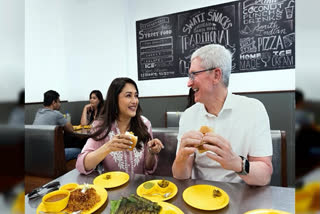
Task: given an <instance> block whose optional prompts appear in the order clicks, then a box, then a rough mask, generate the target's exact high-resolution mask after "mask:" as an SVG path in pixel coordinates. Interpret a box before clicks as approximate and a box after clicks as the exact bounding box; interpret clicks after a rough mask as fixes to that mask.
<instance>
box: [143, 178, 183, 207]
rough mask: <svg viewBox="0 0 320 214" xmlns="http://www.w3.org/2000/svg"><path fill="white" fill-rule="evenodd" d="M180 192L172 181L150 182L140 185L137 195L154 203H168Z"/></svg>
mask: <svg viewBox="0 0 320 214" xmlns="http://www.w3.org/2000/svg"><path fill="white" fill-rule="evenodd" d="M177 192H178V187H177V186H176V185H175V184H174V183H172V182H171V181H168V180H165V179H162V180H150V181H146V182H144V183H142V184H140V185H139V186H138V188H137V194H138V195H139V196H141V197H144V198H146V199H149V200H151V201H154V202H158V201H166V200H169V199H171V198H173V197H174V196H175V195H176V194H177Z"/></svg>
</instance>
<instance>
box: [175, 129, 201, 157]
mask: <svg viewBox="0 0 320 214" xmlns="http://www.w3.org/2000/svg"><path fill="white" fill-rule="evenodd" d="M202 137H203V134H202V133H201V132H199V131H189V132H186V133H185V134H184V135H183V136H182V137H181V144H180V147H179V151H178V154H177V155H179V156H180V157H181V158H183V159H187V158H188V157H189V156H190V155H192V154H193V153H194V152H195V151H196V149H197V148H196V147H198V146H199V145H200V143H201V141H202Z"/></svg>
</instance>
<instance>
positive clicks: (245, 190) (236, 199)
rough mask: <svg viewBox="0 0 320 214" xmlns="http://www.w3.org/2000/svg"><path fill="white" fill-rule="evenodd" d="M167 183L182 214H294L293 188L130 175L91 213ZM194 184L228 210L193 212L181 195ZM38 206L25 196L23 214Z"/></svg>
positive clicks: (69, 177)
mask: <svg viewBox="0 0 320 214" xmlns="http://www.w3.org/2000/svg"><path fill="white" fill-rule="evenodd" d="M98 175H99V173H98V172H97V171H94V172H93V173H91V174H89V175H81V174H80V173H79V172H78V171H77V170H76V169H74V170H72V171H70V172H68V173H66V174H65V175H62V176H61V177H59V178H57V179H55V181H60V184H61V185H64V184H67V183H78V184H83V183H89V184H90V183H91V184H92V183H93V179H94V178H95V177H96V176H98ZM162 178H165V179H166V180H170V181H171V182H173V183H175V184H176V185H177V187H178V193H177V195H176V196H174V197H173V198H172V199H170V200H168V201H167V202H169V203H172V204H174V205H175V206H177V207H179V208H180V209H181V210H182V211H183V212H184V213H185V214H195V213H237V214H238V213H244V212H246V211H249V210H253V209H261V208H264V209H278V210H283V211H287V212H291V213H294V211H295V210H294V208H295V206H294V205H295V192H294V188H284V187H275V186H265V187H253V186H249V185H247V184H245V183H224V182H215V181H206V180H195V179H188V180H177V179H175V178H173V177H161V176H150V175H141V174H133V175H130V180H129V182H128V183H126V184H124V185H122V186H120V187H116V188H112V189H107V192H108V200H107V202H106V203H105V204H104V205H103V206H102V207H101V208H99V209H98V210H97V211H96V212H95V213H110V201H111V200H118V199H120V198H121V196H129V195H130V194H131V193H136V189H137V187H138V186H139V185H140V184H142V183H143V182H145V181H148V180H153V179H162ZM196 184H209V185H213V186H217V187H219V188H221V189H223V190H224V191H225V192H227V193H228V195H229V197H230V201H229V204H228V206H226V207H225V208H223V209H221V210H217V211H210V212H209V211H202V210H199V209H195V208H193V207H191V206H189V205H187V204H186V203H185V202H184V200H183V198H182V193H183V191H184V190H185V189H186V188H188V187H189V186H192V185H196ZM40 202H41V197H39V198H38V199H33V200H29V199H28V197H27V196H25V213H36V209H37V207H38V205H39V204H40Z"/></svg>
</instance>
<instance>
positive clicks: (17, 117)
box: [8, 90, 24, 126]
mask: <svg viewBox="0 0 320 214" xmlns="http://www.w3.org/2000/svg"><path fill="white" fill-rule="evenodd" d="M8 124H9V125H14V126H21V125H24V90H22V91H20V93H19V100H18V104H17V106H16V107H15V108H14V109H13V110H12V112H11V113H10V115H9V120H8Z"/></svg>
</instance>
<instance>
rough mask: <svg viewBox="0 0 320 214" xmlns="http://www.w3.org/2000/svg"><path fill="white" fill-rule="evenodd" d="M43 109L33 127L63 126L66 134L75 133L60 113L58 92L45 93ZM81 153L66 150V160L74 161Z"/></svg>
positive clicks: (37, 115) (76, 149)
mask: <svg viewBox="0 0 320 214" xmlns="http://www.w3.org/2000/svg"><path fill="white" fill-rule="evenodd" d="M43 105H44V107H43V108H40V109H39V110H38V111H37V113H36V117H35V119H34V121H33V125H59V126H63V128H64V130H65V131H66V132H73V127H72V124H71V123H70V122H68V121H67V119H66V118H65V117H64V116H63V114H62V113H61V112H60V111H59V109H60V106H61V102H60V95H59V93H58V92H56V91H53V90H49V91H47V92H45V93H44V99H43ZM80 152H81V150H80V149H79V148H65V155H66V160H67V161H68V160H71V159H74V158H76V157H77V156H78V154H79V153H80Z"/></svg>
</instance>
